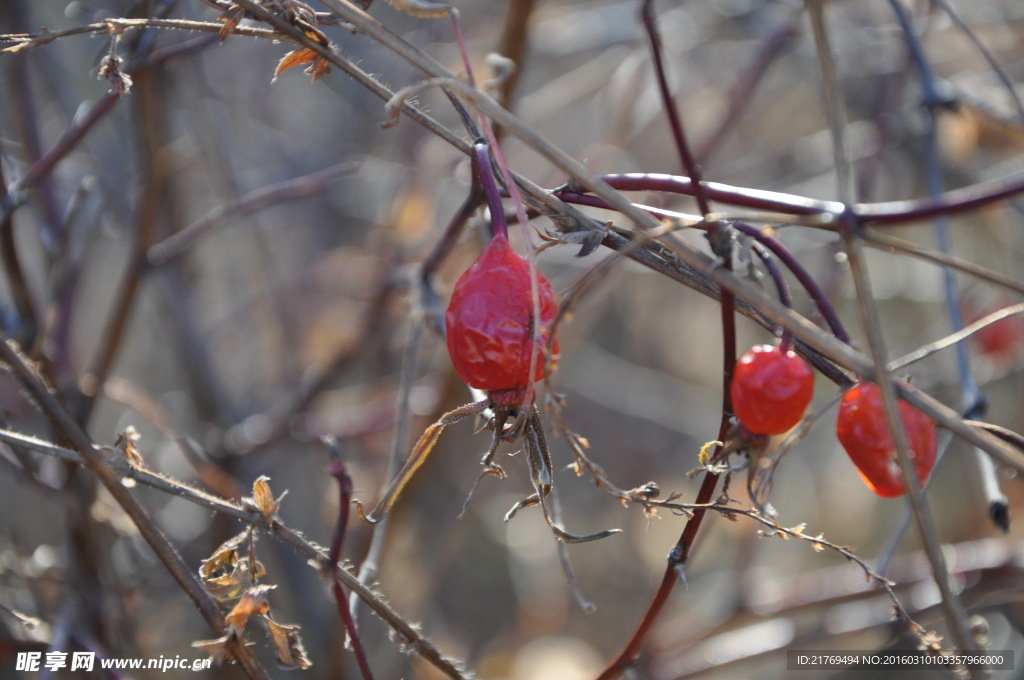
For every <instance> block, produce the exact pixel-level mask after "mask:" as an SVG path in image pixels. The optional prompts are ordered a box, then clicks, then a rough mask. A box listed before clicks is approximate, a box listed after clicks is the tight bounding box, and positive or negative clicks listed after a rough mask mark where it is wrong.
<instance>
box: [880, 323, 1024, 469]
mask: <svg viewBox="0 0 1024 680" xmlns="http://www.w3.org/2000/svg"><path fill="white" fill-rule="evenodd" d="M1018 314H1024V303H1021V304H1017V305H1013V306H1011V307H1004V308H1003V309H1000V310H998V311H996V312H992V313H991V314H989V315H988V316H985V317H982V318H980V319H978V320H977V321H975V322H974V323H972V324H970V325H969V326H964V327H963V328H961V329H960V330H959V331H957V332H956V333H951V334H949V335H947V336H946V337H944V338H942V339H941V340H936V341H935V342H933V343H931V344H928V345H925V346H924V347H921V348H920V349H918V350H915V351H913V352H911V353H909V354H907V355H905V356H902V357H900V358H899V359H896V360H894V361H892V362H890V364H889V367H888V370H889V371H896V370H899V369H901V368H903V367H904V366H907V365H909V364H912V363H914V362H916V361H920V360H921V359H924V358H925V357H929V356H931V355H932V354H935V353H936V352H938V351H940V350H944V349H946V348H947V347H952V346H953V345H956V344H957V343H960V342H962V341H964V340H966V339H967V338H968V337H970V336H972V335H974V334H975V333H977V332H978V331H980V330H981V329H983V328H985V327H987V326H991V325H992V324H994V323H997V322H999V321H1001V320H1002V319H1005V318H1006V317H1008V316H1015V315H1018ZM1021 449H1022V450H1024V447H1021Z"/></svg>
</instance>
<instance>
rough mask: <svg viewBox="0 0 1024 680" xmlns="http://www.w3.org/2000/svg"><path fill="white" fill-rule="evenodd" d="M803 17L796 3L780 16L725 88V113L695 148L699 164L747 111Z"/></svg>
mask: <svg viewBox="0 0 1024 680" xmlns="http://www.w3.org/2000/svg"><path fill="white" fill-rule="evenodd" d="M802 16H803V8H802V7H799V6H796V7H795V8H794V9H792V10H790V11H789V15H788V16H786V17H785V18H783V19H782V20H781V21H780V22H779V23H778V24H777V25H776V26H774V27H773V28H772V29H771V32H770V33H768V35H767V36H766V37H765V38H764V40H762V41H761V46H760V48H759V49H758V52H757V54H756V55H755V56H754V58H753V59H751V60H750V65H749V66H747V68H746V70H745V71H743V72H742V73H740V75H739V77H738V78H737V79H736V82H734V83H733V85H732V87H731V88H729V95H728V104H727V108H726V112H725V114H724V115H723V116H721V119H720V121H719V123H718V127H716V128H715V129H714V130H713V131H712V132H711V133H710V134H709V135H708V136H707V137H706V138H705V139H704V141H703V142H701V144H700V145H699V146H698V147H697V151H696V154H695V155H696V157H697V161H698V162H700V163H706V162H707V160H708V158H709V157H710V156H711V154H713V153H714V152H715V149H717V148H718V145H719V144H720V143H721V141H722V139H723V138H724V137H725V135H726V133H727V132H729V130H731V129H732V127H733V126H734V125H735V124H736V121H737V120H739V118H740V115H741V114H742V113H743V112H744V111H746V110H747V104H748V103H749V101H750V99H751V97H753V96H754V92H755V91H756V90H757V86H758V85H759V84H760V83H761V81H762V80H763V79H764V76H765V74H766V73H767V72H768V68H769V67H770V66H771V65H772V63H773V62H774V61H775V59H776V57H778V56H779V54H781V53H782V47H783V46H784V45H785V44H786V41H787V40H788V39H789V38H791V37H792V36H793V35H795V34H796V31H797V28H799V26H800V18H801V17H802Z"/></svg>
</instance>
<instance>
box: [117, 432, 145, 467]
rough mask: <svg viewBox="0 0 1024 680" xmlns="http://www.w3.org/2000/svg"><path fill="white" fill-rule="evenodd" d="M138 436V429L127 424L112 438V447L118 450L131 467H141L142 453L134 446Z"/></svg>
mask: <svg viewBox="0 0 1024 680" xmlns="http://www.w3.org/2000/svg"><path fill="white" fill-rule="evenodd" d="M140 436H141V435H139V433H138V431H137V430H136V429H135V428H134V427H133V426H132V425H129V426H128V427H126V428H125V429H124V431H123V432H121V434H119V435H117V439H115V440H114V448H116V449H117V450H118V451H120V452H121V454H122V455H123V456H124V457H125V458H126V459H127V460H128V462H129V463H131V464H132V466H133V467H142V465H143V460H142V454H140V453H139V449H138V448H137V447H136V446H135V442H137V441H139V438H140Z"/></svg>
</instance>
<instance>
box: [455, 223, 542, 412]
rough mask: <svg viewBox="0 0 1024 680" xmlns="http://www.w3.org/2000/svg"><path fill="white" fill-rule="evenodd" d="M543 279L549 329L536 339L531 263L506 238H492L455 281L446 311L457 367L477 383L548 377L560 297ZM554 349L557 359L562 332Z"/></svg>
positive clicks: (496, 385) (499, 385)
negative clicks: (547, 360)
mask: <svg viewBox="0 0 1024 680" xmlns="http://www.w3.org/2000/svg"><path fill="white" fill-rule="evenodd" d="M537 284H538V289H539V291H538V292H539V294H540V319H541V324H542V326H543V332H542V333H541V337H540V338H538V339H536V340H531V337H532V336H533V333H532V328H533V324H532V322H533V302H532V299H531V297H530V267H529V264H528V263H527V262H526V260H525V259H523V258H522V257H520V256H519V255H518V254H517V253H516V252H515V251H514V250H512V247H511V246H510V245H509V243H508V240H507V239H506V238H504V237H502V236H497V237H495V238H494V239H492V240H491V242H490V243H489V244H487V247H486V248H484V251H483V252H482V253H480V257H478V258H477V260H476V262H474V263H473V265H472V266H471V267H470V268H469V269H467V270H466V271H465V272H464V273H463V274H462V276H461V277H460V278H459V280H458V282H457V283H456V284H455V291H454V292H453V293H452V300H451V302H450V303H449V305H448V313H447V314H446V315H445V326H446V329H447V334H448V353H449V354H450V355H451V358H452V363H453V364H454V365H455V371H456V372H457V373H458V374H459V376H461V377H462V379H463V380H465V381H466V383H468V384H469V385H470V386H471V387H476V388H477V389H481V390H486V391H488V392H490V391H498V390H512V389H515V388H522V387H526V386H528V385H530V384H532V383H534V382H536V381H537V380H540V379H542V378H544V376H545V372H544V369H545V353H544V350H545V348H546V346H547V341H548V334H549V333H550V329H549V326H550V324H551V322H552V320H554V318H555V315H556V314H557V313H558V303H557V302H555V293H554V291H552V290H551V284H550V283H548V281H547V279H545V278H544V276H543V275H542V274H541V273H540V272H537ZM531 348H532V350H533V351H532V353H531ZM552 352H553V354H554V358H555V359H557V358H558V339H557V338H556V339H555V341H554V343H553V344H552ZM531 357H532V358H534V360H535V364H536V367H535V369H534V374H533V380H530V379H529V373H530V360H531ZM552 365H553V364H552Z"/></svg>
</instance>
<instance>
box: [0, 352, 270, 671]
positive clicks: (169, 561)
mask: <svg viewBox="0 0 1024 680" xmlns="http://www.w3.org/2000/svg"><path fill="white" fill-rule="evenodd" d="M0 360H2V361H3V363H5V364H7V365H8V366H9V367H10V368H11V370H12V371H13V372H14V374H15V376H16V377H17V379H18V381H19V382H20V383H21V384H22V386H23V387H24V388H25V389H26V390H27V391H28V393H29V394H30V395H31V396H32V398H33V400H34V401H35V402H36V404H37V405H38V407H39V408H40V410H41V411H42V412H43V414H44V415H46V417H47V418H48V419H49V420H50V421H51V422H52V423H53V426H54V428H55V429H56V430H57V431H58V432H60V433H61V435H62V436H63V437H66V438H67V439H68V441H70V442H71V443H72V444H73V445H74V447H75V449H76V450H77V452H78V454H79V455H80V456H81V459H82V462H83V463H84V464H85V465H86V467H88V468H89V469H90V470H91V471H92V472H93V474H94V475H96V477H97V478H98V479H99V480H100V482H102V484H103V486H105V487H106V488H107V491H109V492H110V495H111V496H113V497H114V499H115V500H116V501H117V503H118V504H119V505H120V506H121V507H122V508H123V509H124V511H125V512H126V513H127V514H128V516H129V517H131V519H132V521H133V522H134V523H135V526H136V527H138V529H139V534H140V535H141V536H142V537H143V539H145V541H146V543H148V544H149V545H150V547H151V548H153V552H155V553H156V555H157V557H158V558H159V560H160V561H161V562H162V563H163V565H164V566H165V567H166V568H167V570H168V571H169V572H170V574H171V576H173V577H174V580H175V581H177V582H178V585H180V586H181V588H182V590H184V591H185V593H186V594H187V595H188V596H189V599H191V600H192V602H193V603H194V604H195V606H196V608H197V609H198V610H199V613H200V614H202V615H203V618H205V619H206V621H207V623H209V624H210V627H212V628H213V629H214V631H216V633H217V634H218V635H223V634H224V632H225V630H226V626H225V621H224V615H223V614H222V613H221V611H220V607H219V606H218V605H217V602H216V601H215V600H214V599H213V598H212V597H210V595H209V594H208V593H207V592H206V590H204V589H203V585H202V583H201V582H200V581H199V579H198V578H197V576H196V572H195V571H194V570H193V569H191V568H190V567H189V565H188V564H187V563H186V562H185V560H184V558H182V556H181V553H179V552H178V549H177V548H176V547H175V546H174V544H173V543H171V541H170V539H168V538H167V536H166V535H165V534H164V533H163V530H162V529H160V527H159V526H158V525H157V524H156V523H155V522H154V521H153V519H152V518H151V517H150V516H149V513H148V511H147V510H146V509H145V508H144V507H143V506H142V505H141V504H140V503H139V502H138V501H137V500H136V499H135V497H134V496H132V495H131V492H130V491H128V489H127V488H125V486H124V484H122V478H123V477H124V468H125V467H129V465H128V463H127V461H126V460H124V459H121V460H116V459H110V460H108V459H107V458H106V457H104V455H103V453H101V452H100V451H99V450H98V449H96V447H95V446H94V445H93V443H92V441H91V440H90V439H89V436H88V435H87V434H86V433H85V431H84V430H82V428H81V427H79V425H78V423H77V422H75V420H74V419H73V418H72V417H71V415H70V414H69V413H68V412H67V411H66V410H65V409H64V408H63V407H62V406H61V405H60V403H59V402H58V401H57V398H56V397H55V396H54V395H53V394H52V393H51V392H50V390H49V389H48V388H47V386H46V385H45V384H43V382H42V380H40V378H39V377H38V376H37V375H36V374H35V373H34V372H33V371H32V369H31V368H30V367H29V366H28V364H27V363H25V360H24V359H23V358H22V356H21V354H20V353H19V352H18V351H17V350H16V349H15V347H14V346H13V345H12V344H11V343H10V341H9V340H8V338H7V337H6V335H4V334H3V332H0ZM115 465H117V466H118V467H117V468H115ZM231 653H232V654H233V655H234V657H235V659H236V660H237V661H238V663H239V665H240V666H241V667H242V669H243V670H244V671H245V673H246V675H248V676H249V677H250V678H251V679H252V680H256V679H257V678H266V677H267V675H266V671H264V670H263V668H262V667H261V666H260V665H259V664H258V663H257V662H256V660H255V659H254V658H253V657H252V655H251V654H250V652H249V650H248V649H247V648H246V647H245V644H244V642H242V641H241V640H238V641H234V642H232V643H231Z"/></svg>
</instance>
